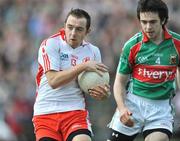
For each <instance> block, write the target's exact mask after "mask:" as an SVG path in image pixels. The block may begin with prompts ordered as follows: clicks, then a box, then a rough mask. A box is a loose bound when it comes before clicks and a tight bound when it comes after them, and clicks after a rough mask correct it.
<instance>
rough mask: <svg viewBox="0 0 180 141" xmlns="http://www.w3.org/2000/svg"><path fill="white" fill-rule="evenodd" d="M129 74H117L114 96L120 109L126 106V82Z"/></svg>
mask: <svg viewBox="0 0 180 141" xmlns="http://www.w3.org/2000/svg"><path fill="white" fill-rule="evenodd" d="M127 80H128V76H126V75H117V76H116V80H115V83H114V88H113V90H114V98H115V100H116V103H117V108H118V110H119V111H121V109H123V108H124V107H125V105H124V97H125V96H126V83H127Z"/></svg>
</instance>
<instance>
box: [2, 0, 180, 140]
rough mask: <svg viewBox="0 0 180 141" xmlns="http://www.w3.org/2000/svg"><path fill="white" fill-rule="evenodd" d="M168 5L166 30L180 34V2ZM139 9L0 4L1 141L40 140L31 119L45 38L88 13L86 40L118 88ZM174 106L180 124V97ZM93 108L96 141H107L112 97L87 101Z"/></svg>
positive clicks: (117, 0)
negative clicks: (69, 18) (73, 16)
mask: <svg viewBox="0 0 180 141" xmlns="http://www.w3.org/2000/svg"><path fill="white" fill-rule="evenodd" d="M165 2H167V4H168V7H169V16H170V17H169V23H168V25H167V26H168V27H169V28H170V29H172V30H173V31H175V32H177V33H180V17H179V15H180V3H179V0H165ZM136 5H137V0H0V141H34V140H35V139H34V134H33V125H32V122H31V119H32V112H33V103H34V100H35V89H36V88H35V76H36V72H37V53H38V48H39V45H40V43H41V42H42V40H43V39H44V38H47V37H49V36H50V35H52V34H54V33H56V32H57V31H58V30H59V29H60V28H62V27H63V24H64V19H65V16H66V15H67V12H68V11H69V10H70V9H71V8H83V9H85V10H87V11H88V12H89V14H90V15H91V17H92V32H91V33H90V34H89V36H88V37H87V40H88V41H90V42H92V43H94V44H95V45H96V46H98V47H99V48H100V50H101V52H102V56H103V62H104V63H105V64H106V65H107V66H108V67H109V68H110V70H109V71H110V75H111V85H113V81H114V75H115V72H116V67H117V63H118V60H119V55H120V53H121V49H122V47H123V44H124V42H125V41H126V40H127V39H129V38H130V37H131V36H132V35H134V34H135V33H136V32H137V31H138V30H139V24H138V21H137V18H136ZM177 93H179V91H177ZM87 97H88V96H87ZM174 102H175V105H176V107H177V116H176V117H177V119H180V93H179V96H178V95H177V96H176V98H175V100H174ZM88 103H89V107H90V108H89V110H90V115H91V120H92V124H93V130H94V134H95V137H94V138H95V139H94V140H95V141H102V140H103V139H104V138H105V136H106V133H107V131H106V125H107V124H108V122H109V121H110V118H111V116H112V114H113V112H114V110H115V102H114V99H113V96H111V97H110V98H109V99H108V100H105V101H102V102H98V101H95V100H93V99H91V98H90V97H88ZM179 121H180V120H179ZM179 121H178V120H177V133H178V129H179V128H178V124H179V126H180V122H179ZM177 135H178V134H177Z"/></svg>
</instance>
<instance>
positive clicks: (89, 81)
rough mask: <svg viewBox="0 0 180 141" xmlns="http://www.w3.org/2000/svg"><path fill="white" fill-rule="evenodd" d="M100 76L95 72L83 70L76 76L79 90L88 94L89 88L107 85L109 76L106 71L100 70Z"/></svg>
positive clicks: (107, 95)
mask: <svg viewBox="0 0 180 141" xmlns="http://www.w3.org/2000/svg"><path fill="white" fill-rule="evenodd" d="M101 74H102V76H100V75H99V74H98V73H96V72H90V71H84V72H82V73H81V74H79V76H78V83H79V86H80V88H81V90H82V91H83V92H84V93H85V94H89V90H90V89H92V88H95V87H97V86H103V85H109V81H110V77H109V73H108V72H102V73H101ZM109 95H110V92H108V93H106V94H105V96H106V98H107V97H109Z"/></svg>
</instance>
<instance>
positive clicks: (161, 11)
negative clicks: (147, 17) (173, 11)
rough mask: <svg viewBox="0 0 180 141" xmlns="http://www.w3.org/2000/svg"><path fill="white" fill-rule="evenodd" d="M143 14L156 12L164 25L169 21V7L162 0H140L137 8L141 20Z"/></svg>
mask: <svg viewBox="0 0 180 141" xmlns="http://www.w3.org/2000/svg"><path fill="white" fill-rule="evenodd" d="M141 12H155V13H158V15H159V18H160V20H161V22H163V21H164V23H162V24H163V25H165V24H166V23H167V21H168V7H167V5H166V4H165V3H164V2H163V1H162V0H139V2H138V6H137V17H138V19H139V20H140V13H141Z"/></svg>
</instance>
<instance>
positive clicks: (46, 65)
mask: <svg viewBox="0 0 180 141" xmlns="http://www.w3.org/2000/svg"><path fill="white" fill-rule="evenodd" d="M59 54H60V47H59V44H58V42H57V41H56V40H55V39H52V38H50V39H48V40H46V41H44V43H42V45H41V47H40V49H39V54H38V62H39V64H40V65H41V66H42V67H43V70H44V71H45V72H46V71H48V70H56V71H59V70H60V55H59Z"/></svg>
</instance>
